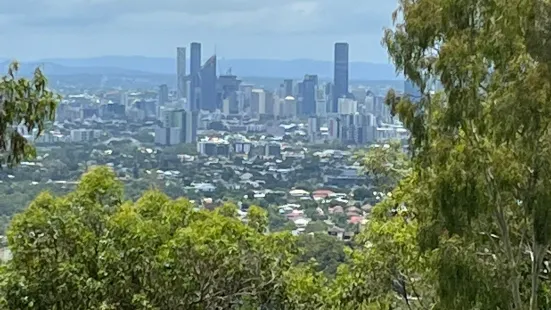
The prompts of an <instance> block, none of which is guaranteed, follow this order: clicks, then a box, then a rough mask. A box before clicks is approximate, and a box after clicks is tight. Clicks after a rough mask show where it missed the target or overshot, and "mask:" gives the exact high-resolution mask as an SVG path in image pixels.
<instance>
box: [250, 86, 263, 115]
mask: <svg viewBox="0 0 551 310" xmlns="http://www.w3.org/2000/svg"><path fill="white" fill-rule="evenodd" d="M251 114H252V115H253V116H259V115H261V114H266V92H265V91H264V89H253V90H252V94H251Z"/></svg>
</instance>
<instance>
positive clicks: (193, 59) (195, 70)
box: [189, 42, 201, 111]
mask: <svg viewBox="0 0 551 310" xmlns="http://www.w3.org/2000/svg"><path fill="white" fill-rule="evenodd" d="M200 71H201V43H197V42H193V43H191V46H190V54H189V76H190V94H189V103H190V104H189V106H190V109H191V110H192V111H198V110H199V109H200V108H201V107H200V106H199V105H198V103H199V102H200V98H197V97H198V96H197V94H198V88H200V87H201V85H200V84H198V83H199V81H200V77H199V76H198V75H199V72H200Z"/></svg>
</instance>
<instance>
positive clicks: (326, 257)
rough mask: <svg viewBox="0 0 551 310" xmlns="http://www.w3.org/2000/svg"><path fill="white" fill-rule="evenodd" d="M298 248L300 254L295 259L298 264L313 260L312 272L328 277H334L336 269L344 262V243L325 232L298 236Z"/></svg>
mask: <svg viewBox="0 0 551 310" xmlns="http://www.w3.org/2000/svg"><path fill="white" fill-rule="evenodd" d="M298 246H299V248H300V249H301V251H302V253H301V254H300V255H299V256H298V257H297V262H298V263H309V262H312V260H314V262H315V266H314V270H315V271H316V272H324V273H325V275H327V276H328V277H334V276H335V274H336V273H337V268H338V267H339V266H340V265H341V264H343V263H344V262H345V259H346V257H345V253H344V248H345V245H344V242H342V241H340V240H338V239H337V238H335V237H333V236H329V235H328V234H327V231H325V232H319V233H314V234H304V235H300V236H299V238H298Z"/></svg>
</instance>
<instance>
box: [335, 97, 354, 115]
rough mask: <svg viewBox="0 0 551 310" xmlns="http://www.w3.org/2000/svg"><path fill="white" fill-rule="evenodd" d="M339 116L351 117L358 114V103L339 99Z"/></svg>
mask: <svg viewBox="0 0 551 310" xmlns="http://www.w3.org/2000/svg"><path fill="white" fill-rule="evenodd" d="M338 103H339V107H338V113H339V115H352V114H356V112H358V102H357V101H356V100H353V99H348V98H339V102H338Z"/></svg>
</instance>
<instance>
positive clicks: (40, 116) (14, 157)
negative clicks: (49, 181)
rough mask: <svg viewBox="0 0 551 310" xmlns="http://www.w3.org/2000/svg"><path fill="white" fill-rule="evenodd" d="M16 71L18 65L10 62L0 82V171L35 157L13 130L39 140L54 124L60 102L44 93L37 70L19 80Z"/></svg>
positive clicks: (30, 147) (24, 140)
mask: <svg viewBox="0 0 551 310" xmlns="http://www.w3.org/2000/svg"><path fill="white" fill-rule="evenodd" d="M18 69H19V64H18V63H17V62H14V63H12V64H11V65H10V66H9V68H8V73H7V75H5V76H3V77H1V78H0V167H4V166H13V165H16V164H18V163H20V162H21V161H22V160H25V159H28V158H32V157H33V156H34V155H35V149H34V147H33V146H32V145H31V143H29V141H28V140H27V139H26V138H25V137H23V135H22V134H21V133H20V131H18V130H17V128H16V126H20V128H25V129H26V130H27V131H28V132H29V133H30V134H34V135H35V137H38V136H40V134H42V132H43V131H44V130H45V128H46V124H47V122H48V121H53V120H54V118H55V110H56V106H57V103H58V102H59V99H60V97H59V96H57V95H56V94H54V93H53V92H52V91H50V90H49V89H48V87H47V79H46V77H45V76H44V75H43V74H42V72H41V71H40V69H39V68H37V69H36V70H35V72H34V75H33V77H32V78H31V79H26V78H21V77H19V76H18V75H17V73H18ZM35 129H36V132H34V130H35Z"/></svg>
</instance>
